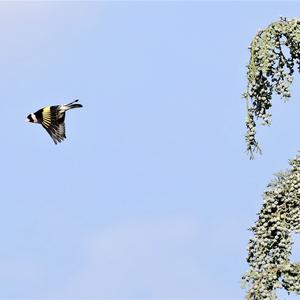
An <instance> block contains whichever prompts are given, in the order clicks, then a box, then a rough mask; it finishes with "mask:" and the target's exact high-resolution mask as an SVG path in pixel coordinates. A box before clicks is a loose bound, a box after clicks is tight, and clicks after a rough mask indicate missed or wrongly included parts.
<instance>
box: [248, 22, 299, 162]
mask: <svg viewBox="0 0 300 300" xmlns="http://www.w3.org/2000/svg"><path fill="white" fill-rule="evenodd" d="M295 66H296V67H297V69H298V71H300V20H298V19H291V20H287V19H286V18H281V19H280V20H279V21H277V22H274V23H272V24H270V25H269V26H268V27H267V28H265V29H263V30H261V31H259V32H258V33H257V34H256V36H255V37H254V39H253V41H252V42H251V45H250V62H249V65H248V66H247V68H248V72H247V79H248V85H247V90H246V92H245V93H244V94H243V97H244V98H245V99H246V100H247V118H246V127H247V132H246V135H245V139H246V143H247V151H248V152H249V154H250V158H251V159H253V158H254V153H255V152H261V150H260V147H259V144H258V142H257V140H256V121H257V120H259V119H261V120H262V124H263V125H270V124H271V113H270V108H271V106H272V103H271V99H272V96H273V94H274V93H275V94H278V95H279V96H281V97H282V98H283V99H284V100H287V99H288V98H290V97H291V92H290V86H291V83H292V82H293V73H294V69H295Z"/></svg>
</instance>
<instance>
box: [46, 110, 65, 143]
mask: <svg viewBox="0 0 300 300" xmlns="http://www.w3.org/2000/svg"><path fill="white" fill-rule="evenodd" d="M42 126H43V127H44V128H45V129H46V130H47V132H48V133H49V135H50V136H51V138H52V139H53V141H54V143H55V144H57V143H60V142H62V141H63V140H64V139H65V138H66V131H65V113H64V112H63V113H61V112H60V111H59V105H57V106H47V107H45V108H43V110H42Z"/></svg>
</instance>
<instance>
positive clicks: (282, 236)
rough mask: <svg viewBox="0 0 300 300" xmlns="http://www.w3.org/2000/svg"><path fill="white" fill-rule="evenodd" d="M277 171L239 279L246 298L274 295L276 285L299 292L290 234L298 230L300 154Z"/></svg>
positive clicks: (299, 266)
mask: <svg viewBox="0 0 300 300" xmlns="http://www.w3.org/2000/svg"><path fill="white" fill-rule="evenodd" d="M290 165H291V169H290V170H288V171H286V172H282V173H279V174H277V176H276V179H275V180H274V181H273V182H271V184H269V186H268V188H267V190H266V191H265V192H264V195H263V200H264V201H263V207H262V209H261V211H260V213H259V217H258V220H257V221H256V223H255V225H254V226H253V227H252V228H250V230H251V231H253V232H254V237H253V238H251V239H250V242H249V245H248V258H247V261H248V263H249V265H250V268H249V270H248V272H247V273H246V274H245V276H244V277H243V279H244V280H245V282H247V283H248V284H249V290H248V293H247V299H253V300H254V299H257V300H260V299H277V298H276V293H275V292H276V289H277V288H285V289H286V290H287V291H288V292H296V293H298V294H300V264H298V263H291V262H290V258H289V257H290V254H291V248H292V243H293V241H292V236H291V234H292V233H293V232H294V233H296V232H300V155H298V156H297V157H296V158H295V159H293V160H291V161H290Z"/></svg>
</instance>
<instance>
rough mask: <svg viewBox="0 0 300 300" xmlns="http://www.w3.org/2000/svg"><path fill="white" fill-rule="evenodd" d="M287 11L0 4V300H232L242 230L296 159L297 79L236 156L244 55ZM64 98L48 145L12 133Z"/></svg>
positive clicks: (35, 135)
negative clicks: (254, 142)
mask: <svg viewBox="0 0 300 300" xmlns="http://www.w3.org/2000/svg"><path fill="white" fill-rule="evenodd" d="M299 11H300V3H297V2H287V1H285V2H252V3H250V2H197V1H194V2H188V1H182V2H180V1H178V2H172V1H165V2H163V1H156V2H137V1H135V2H125V1H124V2H123V1H122V2H117V1H116V2H109V1H107V2H12V3H9V2H1V3H0V38H1V50H0V53H1V55H0V67H1V72H0V81H1V89H0V96H1V99H2V101H1V110H2V114H1V115H2V117H1V120H0V122H1V126H2V130H1V133H0V136H1V140H2V147H1V148H0V154H1V158H2V160H1V173H0V174H1V175H0V176H1V195H2V196H1V202H0V237H1V247H0V298H3V299H7V298H15V299H16V298H18V299H20V298H22V299H24V298H26V299H34V298H35V299H36V298H42V299H54V298H64V299H74V298H81V299H89V298H93V299H107V298H114V299H120V298H123V299H124V298H126V299H143V298H152V299H154V298H155V299H158V298H169V299H170V298H173V299H174V298H177V299H188V298H190V299H241V298H242V297H243V296H244V293H245V291H244V290H242V289H241V288H240V277H241V276H242V275H243V273H244V272H245V271H246V270H247V264H246V263H245V258H246V255H247V253H246V246H247V243H248V239H249V237H250V233H249V232H248V231H247V228H249V227H250V226H251V225H252V224H253V222H254V221H255V219H256V213H257V212H258V211H259V209H260V206H261V201H262V200H261V194H262V192H263V190H264V188H265V186H266V185H267V183H268V182H269V181H270V180H271V179H272V174H274V173H276V172H277V171H279V170H283V169H286V168H287V167H288V158H292V157H294V156H295V155H296V154H297V151H298V150H299V145H300V142H299V141H300V139H299V138H300V134H299V133H298V130H297V128H299V126H300V119H299V110H300V101H299V100H298V99H297V98H299V97H300V93H299V91H298V88H297V86H299V84H300V79H299V78H298V79H296V80H295V82H294V85H293V97H292V99H291V101H290V102H289V103H288V104H282V102H281V101H280V99H277V98H275V99H274V109H273V125H272V127H270V128H259V137H260V140H261V144H262V147H263V152H264V154H263V156H261V157H258V158H257V159H256V160H254V161H250V160H249V159H248V157H247V155H246V154H245V144H244V140H243V135H244V133H245V127H244V119H245V103H244V101H243V99H241V94H242V92H243V91H244V89H245V86H246V68H245V66H246V64H247V62H248V59H249V51H248V46H249V44H250V42H251V39H252V38H253V36H254V35H255V33H256V32H257V31H258V29H261V28H263V27H265V26H267V25H268V24H269V23H271V22H273V21H275V20H277V19H278V18H279V17H280V16H287V17H289V18H291V17H300V16H299V15H297V12H299ZM298 77H299V76H298ZM77 98H79V99H80V102H81V103H82V104H83V106H84V107H83V108H82V109H77V110H72V111H70V112H68V113H67V116H66V130H67V137H68V138H67V140H66V141H65V142H63V143H62V144H59V145H57V146H55V145H54V143H53V142H52V140H51V138H50V137H49V136H48V134H47V133H46V132H45V131H44V130H43V128H42V127H41V126H39V125H34V124H27V123H24V119H25V117H26V116H27V115H28V114H29V113H31V112H33V111H36V110H37V109H39V108H41V107H43V106H46V105H55V104H59V103H67V102H70V101H72V100H74V99H77ZM299 247H300V246H299Z"/></svg>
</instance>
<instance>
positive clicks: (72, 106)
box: [65, 99, 82, 110]
mask: <svg viewBox="0 0 300 300" xmlns="http://www.w3.org/2000/svg"><path fill="white" fill-rule="evenodd" d="M78 101H79V99H77V100H75V101H73V102H71V103H68V104H65V106H66V107H67V108H68V110H69V109H72V108H78V107H82V105H81V104H79V103H75V102H78Z"/></svg>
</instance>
